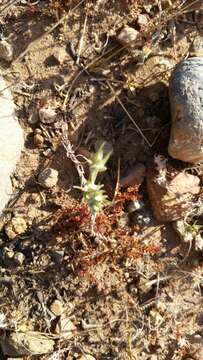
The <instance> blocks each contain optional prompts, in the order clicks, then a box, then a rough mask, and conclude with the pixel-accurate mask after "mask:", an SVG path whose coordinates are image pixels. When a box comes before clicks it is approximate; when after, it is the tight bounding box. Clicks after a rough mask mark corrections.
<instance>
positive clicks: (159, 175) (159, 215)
mask: <svg viewBox="0 0 203 360" xmlns="http://www.w3.org/2000/svg"><path fill="white" fill-rule="evenodd" d="M199 183H200V179H199V178H198V177H197V176H194V175H191V174H187V173H185V172H178V171H177V170H176V169H174V168H172V167H171V166H169V165H168V166H166V171H165V170H163V169H160V170H159V171H158V169H156V167H155V165H153V166H152V167H151V168H150V169H149V172H148V176H147V189H148V194H149V199H150V202H151V205H152V209H153V213H154V216H155V218H156V219H157V220H159V221H175V220H178V219H181V218H182V217H184V216H185V215H186V214H187V213H188V212H190V211H191V210H192V208H193V206H194V204H195V195H196V194H198V193H199V192H200V187H199Z"/></svg>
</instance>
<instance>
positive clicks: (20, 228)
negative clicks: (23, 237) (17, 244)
mask: <svg viewBox="0 0 203 360" xmlns="http://www.w3.org/2000/svg"><path fill="white" fill-rule="evenodd" d="M26 230H27V223H26V221H25V220H24V219H23V218H20V217H14V218H12V219H11V220H10V221H9V222H8V223H7V224H6V225H5V232H6V235H7V236H8V238H9V239H11V240H12V239H14V238H15V237H16V236H18V235H20V234H23V233H24V232H25V231H26Z"/></svg>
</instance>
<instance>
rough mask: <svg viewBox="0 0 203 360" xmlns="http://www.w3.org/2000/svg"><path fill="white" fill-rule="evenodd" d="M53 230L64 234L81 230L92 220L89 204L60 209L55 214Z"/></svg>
mask: <svg viewBox="0 0 203 360" xmlns="http://www.w3.org/2000/svg"><path fill="white" fill-rule="evenodd" d="M53 220H54V225H53V226H52V230H53V233H54V234H57V235H58V234H64V233H68V232H69V231H74V230H75V231H76V230H79V229H80V228H81V227H82V226H84V225H86V224H88V223H89V222H90V212H89V210H88V208H87V206H78V207H72V208H66V209H63V210H58V211H57V213H56V214H55V216H54V218H53Z"/></svg>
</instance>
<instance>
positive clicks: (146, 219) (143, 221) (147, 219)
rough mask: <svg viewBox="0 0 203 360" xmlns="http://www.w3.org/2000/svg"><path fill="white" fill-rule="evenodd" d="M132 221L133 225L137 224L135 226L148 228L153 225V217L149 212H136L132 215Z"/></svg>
mask: <svg viewBox="0 0 203 360" xmlns="http://www.w3.org/2000/svg"><path fill="white" fill-rule="evenodd" d="M131 220H132V222H133V224H135V225H140V226H147V225H149V224H150V223H151V221H152V217H151V216H150V214H148V213H147V212H145V213H143V214H140V213H137V212H135V213H134V214H133V215H132V219H131Z"/></svg>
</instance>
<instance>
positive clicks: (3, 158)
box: [0, 76, 24, 213]
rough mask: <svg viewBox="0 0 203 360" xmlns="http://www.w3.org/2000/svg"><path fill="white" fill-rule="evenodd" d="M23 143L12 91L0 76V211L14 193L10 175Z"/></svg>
mask: <svg viewBox="0 0 203 360" xmlns="http://www.w3.org/2000/svg"><path fill="white" fill-rule="evenodd" d="M23 143H24V140H23V131H22V129H21V127H20V125H19V124H18V121H17V119H16V117H15V105H14V102H13V98H12V95H11V92H10V90H9V89H8V88H7V85H6V83H5V81H4V79H3V78H2V77H1V76H0V173H1V176H0V213H1V212H2V210H3V208H4V207H5V205H6V204H7V202H8V201H9V198H10V195H11V193H12V185H11V180H10V175H11V174H12V172H13V171H14V169H15V166H16V163H17V162H18V160H19V158H20V154H21V150H22V148H23Z"/></svg>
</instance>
